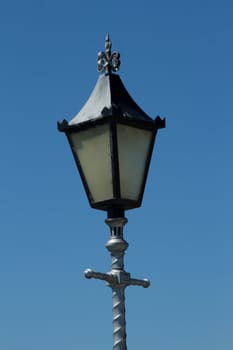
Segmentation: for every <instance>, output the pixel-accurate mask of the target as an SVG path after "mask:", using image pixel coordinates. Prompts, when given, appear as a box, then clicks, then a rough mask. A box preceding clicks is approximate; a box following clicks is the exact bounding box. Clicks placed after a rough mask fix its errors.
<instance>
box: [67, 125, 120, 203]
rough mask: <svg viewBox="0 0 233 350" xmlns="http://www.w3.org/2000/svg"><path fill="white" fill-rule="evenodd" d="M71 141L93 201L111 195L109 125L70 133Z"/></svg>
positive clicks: (105, 198)
mask: <svg viewBox="0 0 233 350" xmlns="http://www.w3.org/2000/svg"><path fill="white" fill-rule="evenodd" d="M70 137H71V143H72V148H73V151H74V153H75V154H76V156H77V158H78V160H79V164H80V166H81V168H82V173H83V175H84V177H85V181H86V183H87V186H88V188H89V191H90V193H91V196H92V199H93V200H94V202H100V201H104V200H108V199H111V198H112V197H113V186H112V167H111V153H110V152H111V148H110V131H109V125H108V124H105V125H100V126H95V127H94V128H93V127H92V128H90V129H87V130H83V131H80V132H78V133H73V134H71V136H70Z"/></svg>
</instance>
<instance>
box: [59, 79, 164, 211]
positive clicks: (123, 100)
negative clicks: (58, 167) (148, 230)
mask: <svg viewBox="0 0 233 350" xmlns="http://www.w3.org/2000/svg"><path fill="white" fill-rule="evenodd" d="M101 124H108V125H109V128H110V147H111V163H112V164H111V169H112V181H113V198H112V199H110V200H105V201H101V202H95V201H94V199H93V197H92V195H91V192H90V190H89V188H88V184H87V182H86V179H85V174H84V173H83V169H82V167H81V164H80V161H79V159H78V156H77V154H76V153H75V152H74V151H73V145H72V140H71V135H72V134H73V133H79V132H82V131H83V130H85V129H90V128H95V127H96V126H98V125H101ZM117 124H124V125H128V126H131V127H135V128H138V129H145V130H149V131H151V135H152V136H151V141H150V146H149V152H148V156H147V160H146V165H145V169H144V176H143V182H142V186H141V189H140V195H139V197H138V200H129V199H127V198H122V196H121V189H120V181H119V176H120V175H119V160H118V145H117ZM164 127H165V119H161V118H160V117H157V118H156V119H155V120H153V119H152V118H150V117H149V116H148V115H147V114H146V113H144V112H143V111H142V110H141V108H140V107H139V106H138V105H137V104H136V103H135V102H134V100H133V99H132V98H131V96H130V95H129V94H128V92H127V90H126V89H125V87H124V85H123V83H122V81H121V79H120V77H119V76H118V75H115V74H112V73H109V74H106V75H104V76H100V77H99V79H98V81H97V84H96V87H95V89H94V90H93V92H92V94H91V96H90V98H89V100H88V101H87V103H86V104H85V106H84V107H83V108H82V110H81V111H80V112H79V113H78V114H77V116H75V117H74V118H73V119H72V120H71V121H70V122H69V123H68V122H67V121H66V120H64V121H63V122H62V123H58V130H59V131H61V132H64V133H65V134H66V136H67V138H68V141H69V144H70V147H71V150H72V153H73V156H74V159H75V162H76V165H77V167H78V170H79V173H80V176H81V179H82V182H83V185H84V188H85V191H86V194H87V197H88V200H89V203H90V205H91V207H92V208H95V209H100V210H105V211H108V212H111V211H114V210H118V211H124V210H128V209H133V208H137V207H140V206H141V203H142V198H143V193H144V189H145V184H146V179H147V174H148V170H149V165H150V161H151V156H152V152H153V147H154V142H155V138H156V134H157V130H158V129H160V128H164ZM139 161H140V160H139Z"/></svg>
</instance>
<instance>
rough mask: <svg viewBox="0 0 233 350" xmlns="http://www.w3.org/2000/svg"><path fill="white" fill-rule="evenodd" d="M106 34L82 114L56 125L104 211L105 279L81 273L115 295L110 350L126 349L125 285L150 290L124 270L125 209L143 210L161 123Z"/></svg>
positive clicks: (91, 200)
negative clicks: (108, 260) (132, 85)
mask: <svg viewBox="0 0 233 350" xmlns="http://www.w3.org/2000/svg"><path fill="white" fill-rule="evenodd" d="M111 46H112V44H111V41H110V38H109V36H108V35H107V37H106V41H105V52H100V53H99V54H98V70H99V72H101V73H103V74H102V75H100V76H99V79H98V81H97V83H96V86H95V88H94V90H93V92H92V93H91V95H90V97H89V99H88V101H87V102H86V104H85V105H84V107H83V108H82V109H81V111H80V112H79V113H78V114H77V115H76V116H75V117H74V118H73V119H72V120H71V121H70V122H67V121H66V120H64V121H63V122H62V123H58V129H59V131H62V132H64V133H65V134H66V136H67V138H68V142H69V144H70V147H71V151H72V153H73V156H74V159H75V162H76V165H77V167H78V170H79V173H80V176H81V179H82V182H83V185H84V188H85V191H86V194H87V197H88V200H89V203H90V205H91V207H92V208H95V209H100V210H104V211H107V216H108V218H107V220H106V223H107V224H108V225H109V227H110V232H111V237H110V240H109V241H108V242H107V244H106V247H107V249H108V250H109V251H110V253H111V256H112V270H111V272H109V273H107V274H103V273H98V272H93V271H92V270H90V269H87V270H86V271H85V276H86V277H87V278H97V279H102V280H105V281H106V282H107V285H109V286H110V287H111V288H112V290H113V328H114V329H113V337H114V346H113V349H114V350H125V349H126V331H125V301H124V290H125V288H126V287H127V286H129V285H141V286H143V287H148V286H149V281H148V280H137V279H133V278H131V277H130V274H129V273H127V272H126V271H125V270H124V261H123V260H124V252H125V250H126V249H127V247H128V243H127V242H126V241H125V240H124V238H123V226H124V225H125V224H126V222H127V219H126V218H125V215H124V212H125V210H129V209H133V208H137V207H140V206H141V203H142V198H143V193H144V189H145V183H146V178H147V174H148V169H149V165H150V160H151V156H152V151H153V146H154V142H155V137H156V134H157V131H158V129H160V128H164V127H165V119H161V118H160V117H157V118H156V119H155V120H153V119H152V118H150V117H149V116H148V115H147V114H146V113H145V112H143V111H142V109H141V108H140V107H139V106H138V105H137V104H136V103H135V101H134V100H133V99H132V97H131V96H130V95H129V93H128V92H127V90H126V88H125V87H124V85H123V83H122V81H121V79H120V77H119V75H117V74H114V72H117V71H118V70H119V66H120V54H119V53H117V52H113V53H112V52H111Z"/></svg>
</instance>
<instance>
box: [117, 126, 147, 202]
mask: <svg viewBox="0 0 233 350" xmlns="http://www.w3.org/2000/svg"><path fill="white" fill-rule="evenodd" d="M151 136H152V132H151V131H148V130H142V129H138V128H134V127H131V126H128V125H123V124H118V125H117V142H118V157H119V168H120V188H121V197H122V198H124V199H131V200H138V199H139V198H138V197H139V195H140V192H141V186H142V182H143V178H144V172H145V166H146V160H147V157H148V151H149V148H150V142H151Z"/></svg>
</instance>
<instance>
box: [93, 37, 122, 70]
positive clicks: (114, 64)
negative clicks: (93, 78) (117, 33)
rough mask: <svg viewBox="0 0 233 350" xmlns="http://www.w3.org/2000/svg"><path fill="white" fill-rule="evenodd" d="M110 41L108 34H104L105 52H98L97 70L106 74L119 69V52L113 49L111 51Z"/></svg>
mask: <svg viewBox="0 0 233 350" xmlns="http://www.w3.org/2000/svg"><path fill="white" fill-rule="evenodd" d="M111 48H112V42H111V40H110V38H109V35H108V34H107V35H106V39H105V52H104V51H101V52H99V53H98V61H97V64H98V71H99V72H101V73H103V72H106V73H107V74H109V73H111V72H117V71H118V70H119V67H120V64H121V61H120V54H119V52H116V51H114V52H113V53H111Z"/></svg>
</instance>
